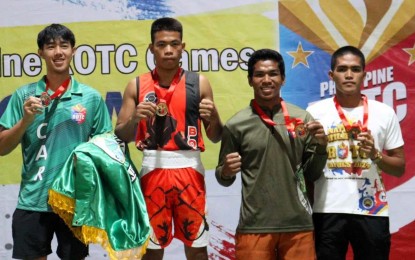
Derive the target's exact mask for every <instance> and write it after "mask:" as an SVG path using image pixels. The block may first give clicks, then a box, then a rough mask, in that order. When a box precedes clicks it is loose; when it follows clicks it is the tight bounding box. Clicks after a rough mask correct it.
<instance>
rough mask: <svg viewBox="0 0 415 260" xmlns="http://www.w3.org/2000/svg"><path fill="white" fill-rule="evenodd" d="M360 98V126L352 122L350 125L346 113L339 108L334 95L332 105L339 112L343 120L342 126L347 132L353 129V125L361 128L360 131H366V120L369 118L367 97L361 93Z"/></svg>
mask: <svg viewBox="0 0 415 260" xmlns="http://www.w3.org/2000/svg"><path fill="white" fill-rule="evenodd" d="M362 100H363V125H362V126H361V127H360V126H359V125H356V124H353V125H350V124H349V121H348V120H347V118H346V115H345V114H344V112H343V109H342V108H341V106H340V104H339V102H338V101H337V98H336V96H334V99H333V101H334V105H335V106H336V109H337V112H338V113H339V117H340V119H341V120H342V122H343V126H344V128H346V131H347V132H350V130H351V129H353V128H354V127H357V128H359V129H361V130H362V132H366V131H367V121H368V118H369V108H368V104H367V97H366V96H365V95H363V94H362Z"/></svg>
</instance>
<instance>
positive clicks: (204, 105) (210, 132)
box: [199, 75, 223, 143]
mask: <svg viewBox="0 0 415 260" xmlns="http://www.w3.org/2000/svg"><path fill="white" fill-rule="evenodd" d="M199 83H200V99H201V102H200V108H199V112H200V117H201V118H202V122H203V125H204V127H205V131H206V135H207V137H208V138H209V140H210V141H212V142H214V143H217V142H219V141H220V139H221V135H222V130H223V124H222V121H221V119H220V116H219V112H218V110H217V109H216V106H215V103H213V91H212V87H211V86H210V83H209V81H208V79H207V78H206V77H204V76H203V75H200V82H199Z"/></svg>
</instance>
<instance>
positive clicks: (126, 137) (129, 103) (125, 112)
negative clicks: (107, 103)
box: [114, 78, 138, 142]
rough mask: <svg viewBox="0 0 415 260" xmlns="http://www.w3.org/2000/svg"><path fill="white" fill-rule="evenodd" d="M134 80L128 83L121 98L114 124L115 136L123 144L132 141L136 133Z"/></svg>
mask: <svg viewBox="0 0 415 260" xmlns="http://www.w3.org/2000/svg"><path fill="white" fill-rule="evenodd" d="M136 97H137V91H136V79H135V78H134V79H132V80H130V81H129V82H128V84H127V87H126V88H125V90H124V95H123V98H122V106H121V109H120V113H118V117H117V123H116V124H115V131H114V132H115V134H116V135H117V136H118V138H120V139H121V140H123V141H124V142H131V141H133V140H134V137H135V133H136V131H137V123H138V120H135V119H134V118H133V115H134V111H135V104H136Z"/></svg>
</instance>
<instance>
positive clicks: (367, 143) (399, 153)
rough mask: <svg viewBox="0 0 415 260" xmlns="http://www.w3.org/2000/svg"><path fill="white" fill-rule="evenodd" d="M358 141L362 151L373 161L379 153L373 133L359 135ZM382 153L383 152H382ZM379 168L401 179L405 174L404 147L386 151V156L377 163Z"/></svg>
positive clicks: (383, 155)
mask: <svg viewBox="0 0 415 260" xmlns="http://www.w3.org/2000/svg"><path fill="white" fill-rule="evenodd" d="M357 139H358V140H359V141H360V148H359V149H360V150H361V151H362V152H364V153H366V154H368V155H369V157H370V158H371V159H372V160H373V159H374V158H375V156H376V154H377V152H378V149H376V148H375V144H374V140H373V136H372V134H371V131H370V130H368V131H367V132H362V133H359V135H358V136H357ZM380 152H382V151H380ZM376 164H377V165H378V167H379V168H380V169H381V170H382V171H384V172H385V173H387V174H390V175H393V176H396V177H400V176H402V175H403V174H404V172H405V152H404V149H403V146H401V147H398V148H395V149H391V150H386V154H384V153H382V160H380V161H378V162H377V163H376Z"/></svg>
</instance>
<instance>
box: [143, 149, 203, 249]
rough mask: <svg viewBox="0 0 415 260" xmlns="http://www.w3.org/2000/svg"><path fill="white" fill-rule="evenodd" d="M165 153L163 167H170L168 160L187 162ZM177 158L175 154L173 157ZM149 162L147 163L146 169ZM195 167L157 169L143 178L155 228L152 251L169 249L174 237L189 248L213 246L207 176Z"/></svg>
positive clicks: (152, 236)
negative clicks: (208, 212)
mask: <svg viewBox="0 0 415 260" xmlns="http://www.w3.org/2000/svg"><path fill="white" fill-rule="evenodd" d="M162 153H163V156H162V157H163V160H162V161H163V163H164V165H162V166H163V167H166V166H167V165H166V161H170V163H172V164H175V165H180V162H183V160H181V159H180V157H181V155H179V156H178V157H179V158H177V157H176V158H175V159H174V160H172V157H171V156H168V157H167V158H166V156H165V155H166V154H169V155H171V153H169V152H167V153H166V152H162ZM197 154H199V153H197ZM158 155H160V154H158ZM177 155H178V154H177V153H175V154H174V156H173V157H175V156H177ZM186 160H187V161H188V160H189V158H186ZM150 161H151V160H150ZM192 161H193V160H192ZM148 162H149V160H146V159H144V160H143V168H146V163H148ZM168 163H169V162H167V164H168ZM157 166H160V165H157ZM170 166H172V165H170ZM187 166H188V165H187ZM195 168H197V167H185V168H176V167H174V166H173V168H155V169H151V171H149V172H147V173H146V174H145V175H144V176H142V177H141V180H140V182H141V189H142V192H143V194H144V198H145V201H146V205H147V211H148V214H149V218H150V224H151V229H152V230H151V234H150V243H149V244H148V248H149V249H161V248H165V247H166V246H168V245H169V244H170V243H171V241H172V239H173V237H175V238H177V239H179V240H181V241H182V242H183V243H184V244H185V245H186V246H189V247H205V246H207V245H208V244H209V234H208V229H209V227H208V222H207V214H206V212H207V211H206V189H205V180H204V175H203V174H201V173H199V172H198V171H196V170H195ZM144 171H145V170H144ZM173 228H174V232H173Z"/></svg>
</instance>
